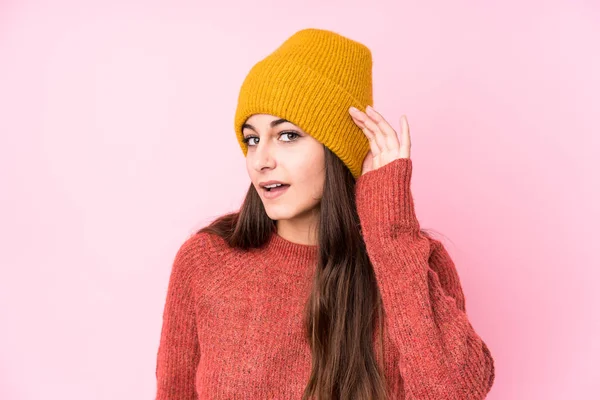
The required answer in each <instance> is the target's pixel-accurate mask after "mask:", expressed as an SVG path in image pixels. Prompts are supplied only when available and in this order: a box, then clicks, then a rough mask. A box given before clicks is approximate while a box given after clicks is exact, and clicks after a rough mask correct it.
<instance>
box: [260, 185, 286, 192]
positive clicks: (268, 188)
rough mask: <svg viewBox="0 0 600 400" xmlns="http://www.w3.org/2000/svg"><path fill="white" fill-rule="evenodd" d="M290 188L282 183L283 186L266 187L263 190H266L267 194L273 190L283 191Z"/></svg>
mask: <svg viewBox="0 0 600 400" xmlns="http://www.w3.org/2000/svg"><path fill="white" fill-rule="evenodd" d="M288 186H290V185H288V184H286V183H282V184H281V185H277V186H275V187H264V186H263V189H264V190H266V191H267V192H270V191H271V190H276V189H282V188H284V187H288Z"/></svg>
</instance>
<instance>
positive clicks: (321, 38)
mask: <svg viewBox="0 0 600 400" xmlns="http://www.w3.org/2000/svg"><path fill="white" fill-rule="evenodd" d="M372 64H373V61H372V56H371V51H370V50H369V48H368V47H366V46H365V45H363V44H361V43H359V42H357V41H355V40H352V39H350V38H347V37H345V36H342V35H340V34H338V33H335V32H332V31H328V30H324V29H314V28H311V29H303V30H301V31H298V32H296V33H295V34H294V35H292V36H291V37H289V38H288V39H287V40H286V41H285V42H284V43H283V44H281V45H280V46H279V47H278V48H277V49H276V50H275V51H273V52H272V53H271V54H269V55H268V56H267V57H265V58H264V59H263V60H261V61H259V62H258V63H257V64H255V65H254V66H253V67H252V68H251V70H250V72H249V73H248V75H247V76H246V78H245V80H244V82H243V84H242V87H241V89H240V93H239V97H238V104H237V109H236V112H235V118H234V129H235V132H236V135H237V139H238V142H239V144H240V147H241V149H242V151H243V153H244V156H245V155H246V154H247V152H248V146H247V145H246V144H245V143H244V142H243V141H242V139H243V137H244V136H243V134H242V125H243V124H244V122H246V119H248V118H249V117H250V116H251V115H252V114H271V115H275V116H278V117H280V118H284V119H287V120H288V121H290V122H292V123H293V124H295V125H297V126H299V127H300V128H301V129H302V130H303V131H305V132H306V133H308V134H309V135H311V136H312V137H314V138H315V139H316V140H318V141H319V142H321V143H323V144H324V145H325V146H327V147H328V148H329V149H330V150H331V151H332V152H333V153H334V154H336V155H337V156H338V157H339V158H340V159H341V160H342V161H343V162H344V163H345V164H346V165H347V166H348V168H349V169H350V171H351V172H352V175H353V176H354V177H355V178H358V176H359V175H360V174H361V170H362V162H363V160H364V158H365V156H366V155H367V153H368V151H369V141H368V140H367V138H366V136H365V134H364V133H363V131H362V130H361V129H360V128H359V127H358V126H357V125H356V124H355V123H354V121H352V117H351V116H350V114H349V113H348V109H349V108H350V106H354V107H356V108H358V109H359V110H361V111H365V109H366V106H367V105H371V106H373V88H372Z"/></svg>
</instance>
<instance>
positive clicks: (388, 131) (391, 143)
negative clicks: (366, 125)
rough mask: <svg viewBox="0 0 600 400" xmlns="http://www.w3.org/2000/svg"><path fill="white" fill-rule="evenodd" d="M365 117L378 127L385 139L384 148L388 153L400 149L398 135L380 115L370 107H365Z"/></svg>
mask: <svg viewBox="0 0 600 400" xmlns="http://www.w3.org/2000/svg"><path fill="white" fill-rule="evenodd" d="M367 115H369V116H370V117H371V119H372V120H373V121H375V123H376V124H377V126H378V127H379V130H380V131H381V133H382V134H383V136H384V137H385V145H386V148H387V149H388V150H390V151H394V150H397V149H399V148H400V141H399V140H398V134H397V133H396V131H395V130H394V128H392V126H391V125H390V124H389V123H388V122H387V121H386V120H385V118H383V116H382V115H381V114H379V113H378V112H377V111H375V109H374V108H372V107H367Z"/></svg>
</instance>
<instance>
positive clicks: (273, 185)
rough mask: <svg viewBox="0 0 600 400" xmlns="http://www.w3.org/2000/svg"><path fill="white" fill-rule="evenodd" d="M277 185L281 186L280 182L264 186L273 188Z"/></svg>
mask: <svg viewBox="0 0 600 400" xmlns="http://www.w3.org/2000/svg"><path fill="white" fill-rule="evenodd" d="M278 186H282V184H281V183H274V184H272V185H267V186H265V187H266V188H269V189H273V188H274V187H278Z"/></svg>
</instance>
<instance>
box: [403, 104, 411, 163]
mask: <svg viewBox="0 0 600 400" xmlns="http://www.w3.org/2000/svg"><path fill="white" fill-rule="evenodd" d="M400 126H401V127H402V133H401V135H402V143H401V145H400V157H402V158H410V148H411V142H410V127H409V126H408V118H407V117H406V115H402V117H401V118H400Z"/></svg>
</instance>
